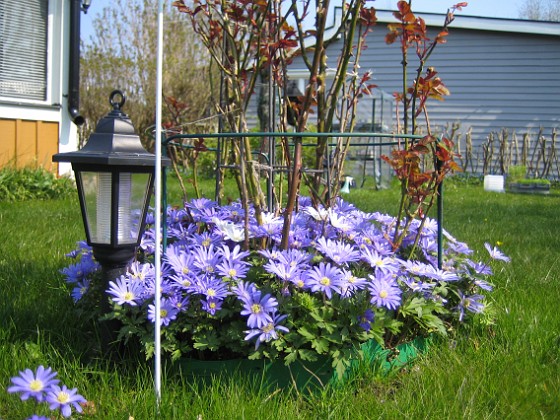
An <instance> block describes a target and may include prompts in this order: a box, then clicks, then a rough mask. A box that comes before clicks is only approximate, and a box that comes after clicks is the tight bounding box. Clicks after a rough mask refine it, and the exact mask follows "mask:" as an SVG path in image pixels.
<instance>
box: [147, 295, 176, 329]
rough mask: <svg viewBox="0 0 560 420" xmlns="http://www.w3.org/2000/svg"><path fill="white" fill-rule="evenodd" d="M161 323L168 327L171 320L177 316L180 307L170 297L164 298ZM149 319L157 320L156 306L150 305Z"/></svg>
mask: <svg viewBox="0 0 560 420" xmlns="http://www.w3.org/2000/svg"><path fill="white" fill-rule="evenodd" d="M159 313H160V325H163V326H165V327H167V326H168V325H169V323H170V322H171V321H174V320H175V319H176V318H177V314H178V313H179V309H178V308H177V307H176V306H175V305H174V304H173V302H171V301H170V300H169V299H166V298H162V299H161V303H160V308H159ZM148 319H149V320H150V321H152V322H156V306H155V305H153V304H152V305H148Z"/></svg>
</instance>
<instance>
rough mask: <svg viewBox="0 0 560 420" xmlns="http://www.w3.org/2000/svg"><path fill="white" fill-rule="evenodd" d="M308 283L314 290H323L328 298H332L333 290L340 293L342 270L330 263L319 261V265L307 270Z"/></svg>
mask: <svg viewBox="0 0 560 420" xmlns="http://www.w3.org/2000/svg"><path fill="white" fill-rule="evenodd" d="M305 277H306V280H307V281H306V284H307V285H308V286H309V287H310V288H311V291H312V292H317V291H320V292H323V293H324V294H325V295H326V296H327V298H329V299H331V298H332V292H333V291H334V292H336V293H340V286H341V282H342V271H340V269H339V268H337V267H333V266H332V265H331V264H330V263H327V264H325V263H319V266H318V267H317V266H316V267H313V268H312V269H310V270H308V271H306V272H305Z"/></svg>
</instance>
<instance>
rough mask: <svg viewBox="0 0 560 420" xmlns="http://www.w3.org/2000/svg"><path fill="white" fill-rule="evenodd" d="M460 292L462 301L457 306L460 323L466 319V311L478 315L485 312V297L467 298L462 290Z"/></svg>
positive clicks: (473, 296) (472, 296)
mask: <svg viewBox="0 0 560 420" xmlns="http://www.w3.org/2000/svg"><path fill="white" fill-rule="evenodd" d="M458 292H459V298H460V299H461V300H460V301H459V305H458V306H457V309H458V310H459V321H463V318H464V317H465V311H469V312H472V313H475V314H477V313H480V312H482V311H483V310H484V303H483V302H482V301H483V300H484V296H482V295H471V296H466V295H464V294H463V293H462V292H461V291H460V290H459V291H458Z"/></svg>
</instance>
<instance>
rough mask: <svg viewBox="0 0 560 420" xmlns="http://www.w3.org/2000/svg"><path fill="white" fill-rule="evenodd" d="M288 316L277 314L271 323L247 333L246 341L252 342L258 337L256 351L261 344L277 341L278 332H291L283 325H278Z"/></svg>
mask: <svg viewBox="0 0 560 420" xmlns="http://www.w3.org/2000/svg"><path fill="white" fill-rule="evenodd" d="M286 318H287V315H279V314H276V315H274V317H272V318H271V319H270V320H269V322H267V323H266V324H264V325H262V326H261V327H258V328H253V329H251V330H248V331H245V332H246V333H247V335H246V336H245V340H247V341H248V340H250V339H252V338H253V337H257V341H256V342H255V350H256V349H258V348H259V344H260V343H263V342H268V341H270V340H276V339H277V338H278V331H283V332H289V331H290V330H289V329H288V328H286V327H284V326H283V325H278V324H279V323H280V322H282V321H283V320H284V319H286Z"/></svg>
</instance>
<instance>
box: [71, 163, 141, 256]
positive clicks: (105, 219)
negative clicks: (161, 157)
mask: <svg viewBox="0 0 560 420" xmlns="http://www.w3.org/2000/svg"><path fill="white" fill-rule="evenodd" d="M150 180H151V174H150V173H131V172H121V173H118V172H87V171H84V172H81V174H80V177H79V182H81V184H82V191H83V198H84V206H85V218H86V226H87V229H88V232H89V238H90V241H91V243H92V244H104V245H130V244H136V243H137V242H138V239H139V234H140V228H141V227H142V220H143V218H142V216H143V212H144V209H145V208H146V205H147V200H148V198H149V194H150V191H149V185H150ZM114 188H116V189H117V190H116V191H113V189H114ZM114 194H116V196H114ZM113 198H115V199H116V203H115V207H114V208H115V213H114V215H113V217H114V219H113V220H112V217H111V215H112V214H113V213H112V209H113V204H112V200H113ZM114 223H116V226H114V225H113V224H114ZM112 237H113V241H112V240H111V239H112Z"/></svg>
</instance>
